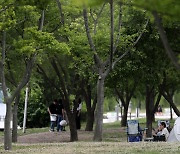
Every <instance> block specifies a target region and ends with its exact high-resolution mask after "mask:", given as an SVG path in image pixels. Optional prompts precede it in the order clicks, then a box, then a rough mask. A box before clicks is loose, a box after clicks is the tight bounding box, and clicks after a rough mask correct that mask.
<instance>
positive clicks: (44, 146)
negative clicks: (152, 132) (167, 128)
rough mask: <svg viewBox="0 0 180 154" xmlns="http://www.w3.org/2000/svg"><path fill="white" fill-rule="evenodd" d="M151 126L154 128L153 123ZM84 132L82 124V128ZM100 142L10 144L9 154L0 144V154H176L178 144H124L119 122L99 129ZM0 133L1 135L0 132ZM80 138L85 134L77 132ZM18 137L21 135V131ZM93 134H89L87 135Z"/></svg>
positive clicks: (122, 129)
mask: <svg viewBox="0 0 180 154" xmlns="http://www.w3.org/2000/svg"><path fill="white" fill-rule="evenodd" d="M140 125H144V126H145V124H144V119H141V120H140ZM153 125H156V126H157V122H155V123H154V124H153ZM82 126H83V128H82V129H84V126H85V125H84V124H83V125H82ZM48 129H49V128H34V129H27V130H26V134H25V135H27V134H34V133H39V132H47V131H48ZM103 130H104V131H103V132H104V133H103V142H92V141H87V140H81V141H78V142H69V143H38V144H20V143H17V144H13V149H12V150H11V151H5V150H3V144H2V143H1V144H0V154H10V153H11V154H24V153H26V154H59V153H63V154H73V153H75V154H76V153H77V154H89V153H90V154H94V153H98V154H111V153H112V154H137V153H138V154H172V153H173V154H179V153H180V143H175V144H174V143H167V142H136V143H128V142H127V136H126V131H125V130H126V128H125V127H124V128H122V127H120V122H115V123H110V124H104V125H103ZM0 133H2V132H0ZM81 133H83V135H88V134H89V133H87V132H85V131H81ZM18 134H19V135H24V134H23V133H22V130H19V131H18ZM91 134H93V133H91ZM1 135H2V134H1Z"/></svg>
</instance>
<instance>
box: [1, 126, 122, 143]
mask: <svg viewBox="0 0 180 154" xmlns="http://www.w3.org/2000/svg"><path fill="white" fill-rule="evenodd" d="M103 132H104V133H112V134H117V133H118V134H119V133H125V128H121V127H119V128H114V129H112V128H107V129H104V131H103ZM93 135H94V134H93V132H89V131H84V130H78V140H79V141H92V140H93ZM122 140H124V139H122ZM58 142H70V132H69V130H67V131H63V132H42V133H34V134H27V135H22V136H18V143H25V144H34V143H58ZM0 143H3V137H0Z"/></svg>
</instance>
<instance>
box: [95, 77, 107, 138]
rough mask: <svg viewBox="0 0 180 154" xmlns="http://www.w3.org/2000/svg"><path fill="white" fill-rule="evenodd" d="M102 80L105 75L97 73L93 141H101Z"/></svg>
mask: <svg viewBox="0 0 180 154" xmlns="http://www.w3.org/2000/svg"><path fill="white" fill-rule="evenodd" d="M104 81H105V77H102V75H101V74H99V79H98V83H97V108H96V114H95V124H96V126H95V132H94V138H93V139H94V141H102V124H103V106H104Z"/></svg>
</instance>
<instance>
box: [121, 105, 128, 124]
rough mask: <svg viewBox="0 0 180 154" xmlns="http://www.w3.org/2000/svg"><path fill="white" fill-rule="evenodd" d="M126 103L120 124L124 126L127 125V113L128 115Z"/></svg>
mask: <svg viewBox="0 0 180 154" xmlns="http://www.w3.org/2000/svg"><path fill="white" fill-rule="evenodd" d="M128 106H129V104H128V105H126V106H124V111H123V116H122V119H121V126H122V127H125V126H126V125H127V115H128Z"/></svg>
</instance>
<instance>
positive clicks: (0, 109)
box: [0, 87, 6, 129]
mask: <svg viewBox="0 0 180 154" xmlns="http://www.w3.org/2000/svg"><path fill="white" fill-rule="evenodd" d="M0 88H1V87H0ZM5 115H6V104H4V103H3V92H2V89H0V129H4V120H5Z"/></svg>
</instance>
